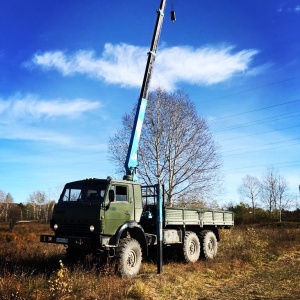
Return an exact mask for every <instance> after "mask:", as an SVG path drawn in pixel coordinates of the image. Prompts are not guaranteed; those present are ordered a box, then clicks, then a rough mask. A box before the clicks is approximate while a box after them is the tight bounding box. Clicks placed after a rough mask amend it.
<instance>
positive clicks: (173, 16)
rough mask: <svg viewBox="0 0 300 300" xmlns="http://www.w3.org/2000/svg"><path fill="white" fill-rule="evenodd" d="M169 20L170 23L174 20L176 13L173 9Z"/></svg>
mask: <svg viewBox="0 0 300 300" xmlns="http://www.w3.org/2000/svg"><path fill="white" fill-rule="evenodd" d="M171 21H172V23H174V22H175V21H176V14H175V10H172V11H171Z"/></svg>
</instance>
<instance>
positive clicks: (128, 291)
mask: <svg viewBox="0 0 300 300" xmlns="http://www.w3.org/2000/svg"><path fill="white" fill-rule="evenodd" d="M47 232H49V230H48V227H47V226H46V225H40V224H26V225H17V226H16V228H15V232H13V233H10V232H8V231H7V230H6V228H4V227H1V226H0V242H1V247H0V299H26V300H27V299H43V300H44V299H147V300H148V299H150V300H151V299H220V300H222V299H276V300H277V299H295V300H296V299H299V295H300V286H299V281H300V228H299V227H298V228H297V227H294V228H292V227H286V226H282V227H276V226H270V227H266V226H265V227H263V226H261V227H235V228H234V229H232V230H224V231H222V232H221V238H222V241H221V243H220V244H219V254H218V257H217V258H216V259H215V260H213V261H199V262H197V263H196V264H183V263H180V262H176V261H171V262H170V261H169V262H167V263H165V265H164V266H163V273H162V274H161V275H157V274H156V265H155V262H151V261H147V262H144V263H143V265H142V269H141V272H140V274H139V275H138V276H137V277H136V278H134V279H121V278H119V277H117V276H115V275H114V274H113V272H112V270H110V268H106V269H105V270H102V271H101V272H100V273H99V271H98V269H97V267H96V266H95V265H94V264H93V261H92V260H91V259H89V258H88V259H87V261H86V262H85V263H78V264H77V265H75V266H67V265H66V264H65V263H64V248H63V247H60V246H57V245H47V244H42V243H39V234H40V233H47Z"/></svg>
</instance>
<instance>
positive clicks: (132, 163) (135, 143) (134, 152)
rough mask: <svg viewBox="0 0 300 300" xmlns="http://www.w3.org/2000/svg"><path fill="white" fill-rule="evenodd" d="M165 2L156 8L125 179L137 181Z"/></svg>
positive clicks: (164, 0)
mask: <svg viewBox="0 0 300 300" xmlns="http://www.w3.org/2000/svg"><path fill="white" fill-rule="evenodd" d="M166 2H167V0H161V3H160V8H159V9H158V10H157V19H156V24H155V28H154V32H153V37H152V42H151V47H150V51H149V52H148V60H147V64H146V68H145V73H144V79H143V84H142V88H141V92H140V97H139V101H138V106H137V110H136V114H135V119H134V123H133V128H132V132H131V138H130V143H129V147H128V151H127V157H126V161H125V171H126V175H125V176H124V177H125V178H126V179H127V180H133V181H137V177H136V169H137V166H138V148H139V142H140V136H141V131H142V126H143V122H144V117H145V112H146V107H147V102H148V100H147V99H148V93H149V84H150V79H151V74H152V68H153V64H154V61H155V56H156V50H157V46H158V41H159V37H160V33H161V28H162V23H163V19H164V10H165V6H166Z"/></svg>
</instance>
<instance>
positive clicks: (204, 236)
mask: <svg viewBox="0 0 300 300" xmlns="http://www.w3.org/2000/svg"><path fill="white" fill-rule="evenodd" d="M201 248H202V252H201V255H202V256H203V257H204V258H206V259H213V258H214V257H215V256H216V255H217V252H218V242H217V238H216V236H215V234H214V233H213V232H212V231H210V230H205V231H203V232H201Z"/></svg>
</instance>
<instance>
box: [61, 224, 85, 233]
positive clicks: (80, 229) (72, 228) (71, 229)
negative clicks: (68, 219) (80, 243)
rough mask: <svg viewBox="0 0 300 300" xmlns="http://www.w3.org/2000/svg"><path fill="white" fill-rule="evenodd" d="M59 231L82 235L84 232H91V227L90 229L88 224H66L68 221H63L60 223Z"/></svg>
mask: <svg viewBox="0 0 300 300" xmlns="http://www.w3.org/2000/svg"><path fill="white" fill-rule="evenodd" d="M58 233H59V234H62V233H63V234H67V235H74V236H80V235H82V234H88V233H90V229H89V225H88V224H73V223H71V224H70V223H68V224H66V223H63V224H59V227H58Z"/></svg>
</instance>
